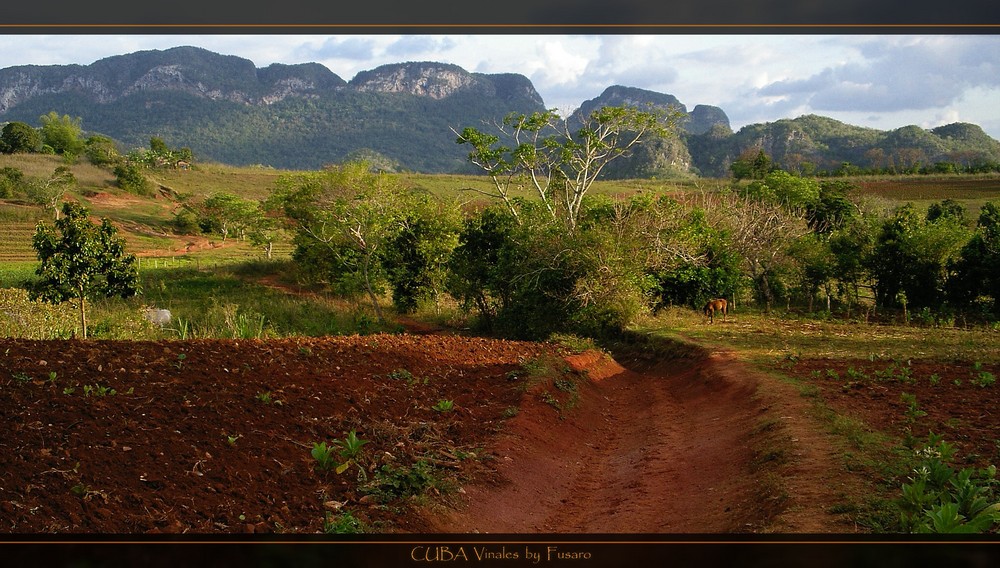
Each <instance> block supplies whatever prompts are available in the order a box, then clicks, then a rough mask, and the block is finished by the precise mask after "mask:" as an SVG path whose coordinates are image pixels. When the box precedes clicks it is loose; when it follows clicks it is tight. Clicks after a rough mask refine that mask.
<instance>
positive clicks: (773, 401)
mask: <svg viewBox="0 0 1000 568" xmlns="http://www.w3.org/2000/svg"><path fill="white" fill-rule="evenodd" d="M424 331H427V330H424ZM0 355H2V356H0V393H2V396H0V416H3V417H4V422H5V428H4V432H5V435H4V436H3V437H0V472H2V473H0V531H4V532H8V533H129V534H137V533H138V534H142V533H156V532H175V533H250V532H253V533H261V532H281V533H316V532H321V531H323V529H324V519H326V518H327V517H328V515H329V516H330V518H331V519H336V518H337V515H339V514H342V513H343V512H345V511H348V512H350V513H351V514H352V515H353V516H354V517H355V518H357V519H359V520H361V521H363V522H364V523H366V525H367V527H368V528H369V529H370V530H375V531H378V532H452V533H454V532H459V533H472V532H513V533H569V532H588V533H727V532H764V531H775V530H779V531H786V532H844V531H850V530H853V529H852V528H850V527H847V526H845V525H839V524H838V521H837V519H836V518H834V517H833V516H831V515H830V514H829V513H828V512H827V508H828V505H829V504H831V503H833V502H835V501H836V499H837V498H838V497H839V495H840V494H839V491H841V488H840V487H839V486H836V485H831V484H830V480H829V478H828V476H829V475H830V472H832V471H835V470H836V468H835V467H833V463H834V462H833V460H834V458H835V452H833V450H832V449H831V448H830V446H829V443H828V442H827V441H826V440H825V438H824V436H823V435H822V434H818V433H816V432H817V428H815V427H814V426H813V425H811V423H810V422H809V418H808V416H807V414H808V409H807V402H806V401H804V399H802V397H801V396H799V395H798V394H797V393H795V392H791V391H790V390H788V389H784V390H783V389H782V387H779V386H774V385H772V384H770V383H768V385H766V386H765V385H764V383H763V382H762V381H763V379H762V377H761V376H757V375H754V374H752V373H750V372H749V371H747V370H746V368H745V367H744V366H743V365H742V364H740V363H739V362H738V361H735V360H734V359H733V358H732V357H731V356H729V355H728V354H725V353H716V354H712V355H710V356H706V355H697V356H689V357H686V358H678V359H673V360H658V359H657V358H656V357H650V356H647V355H644V354H643V353H642V352H641V351H636V352H635V353H634V354H633V355H632V356H629V355H621V356H620V359H621V360H619V361H615V360H613V359H611V358H610V357H609V356H607V355H601V354H595V353H585V354H582V355H568V354H565V353H561V352H560V351H559V349H558V348H557V347H555V346H553V345H550V344H537V343H526V342H513V341H500V340H488V339H479V338H468V337H460V336H454V335H448V336H445V335H432V334H426V335H406V334H404V335H376V336H365V337H359V336H353V337H336V338H322V339H304V338H303V339H287V340H267V341H236V340H198V341H184V342H181V341H160V342H115V341H78V340H70V341H27V340H10V339H5V340H0ZM533 361H548V362H549V363H550V365H554V368H555V372H552V373H549V374H548V375H544V376H535V377H533V376H531V375H530V373H528V372H527V371H526V369H528V366H527V365H525V363H526V362H528V363H529V364H530V363H531V362H533ZM560 361H561V363H560ZM553 362H554V363H553ZM771 382H773V381H771ZM102 388H103V389H114V390H115V393H114V394H112V393H111V392H110V391H105V392H104V395H103V396H100V395H99V394H100V391H101V389H102ZM263 393H270V399H271V402H270V403H265V402H264V401H263V400H261V399H262V398H265V397H264V396H263ZM441 400H451V401H453V402H454V410H452V411H450V412H439V411H435V410H433V409H432V407H433V406H434V405H435V404H437V403H438V401H441ZM771 415H775V416H777V417H780V418H781V421H782V422H783V424H782V426H781V428H780V429H778V430H777V431H768V432H764V433H762V432H761V431H760V428H759V427H758V425H759V424H760V423H761V421H762V420H764V419H765V418H766V417H768V416H771ZM352 430H354V431H356V432H357V434H358V437H359V438H361V439H364V440H368V441H369V443H368V444H367V445H365V446H364V448H363V452H362V454H361V457H359V458H358V459H357V460H356V463H355V464H352V465H350V466H349V468H348V469H347V471H345V472H344V473H341V474H337V473H335V472H334V471H319V470H318V469H317V467H316V466H317V462H316V460H315V459H313V457H312V456H311V455H310V450H311V449H312V447H313V443H314V442H327V443H328V444H331V443H332V442H333V441H334V440H337V439H342V438H344V437H345V435H346V434H347V432H349V431H352ZM773 436H779V437H781V438H782V439H791V440H793V444H799V446H800V447H801V452H798V453H797V455H795V456H791V457H790V459H788V460H783V461H782V462H780V463H779V462H776V461H775V462H771V461H769V458H768V457H767V456H762V455H761V454H760V450H759V447H760V446H761V444H762V443H767V442H768V440H769V439H770V438H769V437H773ZM420 460H423V462H424V463H426V464H429V465H430V466H432V467H433V469H432V472H433V475H434V477H435V478H437V479H439V480H446V481H447V480H450V487H451V489H454V490H453V491H445V490H446V489H448V487H447V486H446V485H447V484H439V486H440V487H437V486H436V487H435V488H433V489H431V490H430V500H427V499H426V498H423V499H414V498H403V499H395V500H391V499H385V498H384V497H385V495H384V491H383V492H381V493H380V492H379V491H378V490H372V487H373V486H372V485H371V481H372V480H374V479H377V478H378V476H379V474H380V472H386V471H390V472H391V471H396V472H400V471H409V469H408V468H411V467H412V466H413V465H414V464H416V463H417V462H418V461H420ZM362 469H363V470H364V472H363V473H362V472H361V470H362ZM789 472H791V473H793V474H794V475H789V476H788V477H789V479H788V480H787V481H788V483H787V485H786V486H785V487H786V488H789V487H790V488H792V489H793V491H787V489H786V490H785V491H782V490H781V488H779V487H778V486H777V485H776V484H775V483H774V478H775V476H776V475H777V476H782V475H784V474H786V473H789ZM366 478H367V480H368V482H367V483H366V481H365V479H366Z"/></svg>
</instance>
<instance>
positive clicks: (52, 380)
mask: <svg viewBox="0 0 1000 568" xmlns="http://www.w3.org/2000/svg"><path fill="white" fill-rule="evenodd" d="M56 376H57V375H56V372H55V371H49V383H51V384H53V385H54V384H56Z"/></svg>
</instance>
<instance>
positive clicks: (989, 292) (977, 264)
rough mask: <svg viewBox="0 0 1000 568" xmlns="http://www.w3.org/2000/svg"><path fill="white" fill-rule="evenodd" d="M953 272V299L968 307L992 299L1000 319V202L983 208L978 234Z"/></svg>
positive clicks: (965, 247)
mask: <svg viewBox="0 0 1000 568" xmlns="http://www.w3.org/2000/svg"><path fill="white" fill-rule="evenodd" d="M953 269H954V271H955V278H953V279H952V280H951V286H950V287H949V297H950V298H951V299H952V300H953V301H954V302H955V303H956V304H959V305H963V306H966V307H972V306H973V304H974V303H976V302H977V301H979V300H980V299H981V298H988V299H989V300H990V301H991V303H992V310H993V316H994V317H997V318H1000V202H997V201H990V202H987V203H986V204H985V205H983V206H982V208H981V209H980V213H979V220H978V222H977V224H976V231H975V233H974V234H973V235H972V238H970V239H969V242H967V243H966V244H965V246H963V247H962V251H961V255H960V258H959V259H957V260H956V261H955V264H954V267H953Z"/></svg>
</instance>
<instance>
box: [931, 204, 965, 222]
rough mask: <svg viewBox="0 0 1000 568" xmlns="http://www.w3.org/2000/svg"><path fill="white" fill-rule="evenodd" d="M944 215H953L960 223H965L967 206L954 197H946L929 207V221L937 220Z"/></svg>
mask: <svg viewBox="0 0 1000 568" xmlns="http://www.w3.org/2000/svg"><path fill="white" fill-rule="evenodd" d="M943 217H951V218H953V219H955V220H957V221H958V222H959V223H964V222H965V206H964V205H962V204H961V203H959V202H958V201H955V200H954V199H945V200H943V201H939V202H937V203H932V204H931V205H930V206H929V207H927V220H928V221H937V220H938V219H941V218H943Z"/></svg>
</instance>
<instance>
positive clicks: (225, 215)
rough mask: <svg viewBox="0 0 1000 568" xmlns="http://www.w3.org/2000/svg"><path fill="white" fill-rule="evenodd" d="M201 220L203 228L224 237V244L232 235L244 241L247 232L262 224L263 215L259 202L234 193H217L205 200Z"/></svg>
mask: <svg viewBox="0 0 1000 568" xmlns="http://www.w3.org/2000/svg"><path fill="white" fill-rule="evenodd" d="M201 218H202V225H203V226H207V227H212V228H214V229H215V230H217V231H218V232H219V234H220V235H222V242H226V239H227V238H229V236H230V235H233V236H235V237H236V238H237V239H239V240H243V239H244V238H245V237H246V234H247V231H248V230H250V228H251V227H253V225H254V224H255V223H258V222H261V220H262V218H263V214H262V212H261V209H260V203H258V202H257V201H254V200H252V199H243V198H242V197H239V196H238V195H234V194H232V193H217V194H214V195H211V196H209V197H208V198H207V199H205V202H204V203H203V204H202V206H201Z"/></svg>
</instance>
